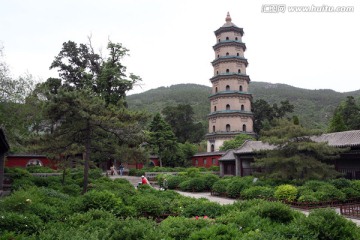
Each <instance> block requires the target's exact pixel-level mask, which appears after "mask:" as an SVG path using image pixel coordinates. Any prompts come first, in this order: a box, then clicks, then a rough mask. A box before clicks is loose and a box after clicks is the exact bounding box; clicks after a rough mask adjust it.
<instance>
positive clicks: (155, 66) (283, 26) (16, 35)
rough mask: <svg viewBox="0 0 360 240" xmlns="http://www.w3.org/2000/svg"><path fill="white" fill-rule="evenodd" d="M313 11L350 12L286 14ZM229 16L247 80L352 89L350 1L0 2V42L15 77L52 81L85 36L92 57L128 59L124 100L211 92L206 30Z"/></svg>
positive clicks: (357, 79) (210, 40)
mask: <svg viewBox="0 0 360 240" xmlns="http://www.w3.org/2000/svg"><path fill="white" fill-rule="evenodd" d="M269 3H275V4H286V9H285V12H283V13H264V12H262V9H263V10H265V11H269V7H268V6H267V5H264V4H269ZM290 3H291V4H290ZM312 5H314V6H322V5H326V6H334V7H336V6H353V7H354V12H347V13H345V12H342V13H339V12H332V13H330V12H312V13H309V12H296V13H295V12H289V11H288V9H287V8H288V7H289V6H312ZM264 6H265V7H264ZM228 11H229V12H230V15H231V17H232V22H233V23H235V24H236V25H237V26H238V27H241V28H243V29H244V32H245V35H244V37H243V42H245V43H246V46H247V50H246V52H245V57H246V58H247V59H248V61H249V66H248V68H247V73H248V74H249V76H250V79H251V80H252V81H262V82H271V83H284V84H288V85H292V86H295V87H301V88H306V89H333V90H335V91H338V92H347V91H353V90H358V89H360V60H359V57H360V32H359V28H360V26H359V24H360V1H357V0H352V1H346V0H344V1H331V0H323V1H317V0H311V1H307V0H304V1H297V0H293V1H285V0H282V1H281V0H277V1H270V0H267V1H266V0H256V1H241V0H234V1H233V0H221V1H220V0H217V1H214V0H207V1H205V0H204V1H195V0H97V1H95V0H61V1H60V0H57V1H54V0H31V1H28V0H0V42H1V43H2V45H3V47H4V53H5V60H6V62H7V63H8V64H9V65H10V67H11V72H12V74H13V75H14V76H18V75H21V74H23V73H25V72H29V73H30V74H32V75H33V76H35V77H36V78H39V79H42V80H43V81H45V80H46V79H47V78H48V77H56V76H57V72H56V71H50V70H49V66H50V64H51V62H52V61H53V59H54V57H55V56H56V55H57V54H58V53H59V51H60V50H61V47H62V43H63V42H65V41H68V40H72V41H75V42H77V43H86V42H87V37H88V36H89V35H91V36H92V41H93V45H94V46H95V48H96V49H101V48H102V49H103V50H105V48H106V45H107V41H108V39H110V40H111V41H113V42H118V43H122V44H123V45H124V46H125V47H126V48H128V49H129V50H130V56H129V57H126V59H124V64H125V65H126V66H127V67H128V72H132V73H134V74H136V75H139V76H140V77H141V78H142V79H143V81H142V86H141V88H140V87H136V89H135V91H132V93H136V92H142V91H146V90H149V89H152V88H157V87H160V86H170V85H173V84H180V83H197V84H202V85H207V86H211V84H210V81H209V79H210V78H211V77H212V74H213V70H212V66H211V63H210V62H211V61H212V60H213V58H214V52H213V49H212V46H213V45H214V44H215V43H216V38H215V35H214V31H215V30H216V29H218V28H219V27H221V26H222V25H223V24H224V23H225V17H226V13H227V12H228ZM250 87H251V85H250Z"/></svg>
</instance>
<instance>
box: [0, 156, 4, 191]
mask: <svg viewBox="0 0 360 240" xmlns="http://www.w3.org/2000/svg"><path fill="white" fill-rule="evenodd" d="M4 158H5V154H4V153H0V191H2V190H3V187H4V165H5V160H4Z"/></svg>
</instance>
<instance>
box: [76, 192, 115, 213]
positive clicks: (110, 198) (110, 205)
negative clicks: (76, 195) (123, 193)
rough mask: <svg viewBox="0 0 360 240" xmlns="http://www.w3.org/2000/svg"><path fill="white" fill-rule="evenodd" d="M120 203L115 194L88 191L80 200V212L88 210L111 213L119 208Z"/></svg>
mask: <svg viewBox="0 0 360 240" xmlns="http://www.w3.org/2000/svg"><path fill="white" fill-rule="evenodd" d="M121 205H122V201H121V199H120V198H117V197H116V196H115V194H113V193H111V192H109V191H107V190H104V191H95V190H93V191H89V192H87V193H86V194H84V196H83V198H82V210H83V211H88V210H90V209H101V210H106V211H113V210H114V209H116V208H118V207H120V206H121Z"/></svg>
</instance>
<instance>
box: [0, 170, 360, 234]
mask: <svg viewBox="0 0 360 240" xmlns="http://www.w3.org/2000/svg"><path fill="white" fill-rule="evenodd" d="M73 175H74V176H77V177H71V178H70V177H69V178H68V179H67V180H66V181H68V182H67V183H69V184H70V185H73V186H77V188H75V189H73V190H72V191H70V192H71V194H68V193H66V191H65V190H64V188H63V185H62V184H61V178H60V177H58V178H57V179H56V178H45V180H41V181H39V180H37V179H36V178H29V177H28V176H24V177H23V178H19V179H18V180H17V181H18V184H19V187H18V190H16V191H13V193H12V194H11V195H10V196H8V197H5V198H2V199H0V220H1V221H0V239H90V240H91V239H130V240H132V239H154V240H155V239H280V240H282V239H310V240H315V239H360V230H359V228H358V227H356V225H355V224H354V223H352V222H350V221H348V220H346V219H345V218H343V217H342V216H340V215H338V214H336V212H335V211H333V210H331V209H320V210H316V211H313V212H311V213H310V215H309V216H308V217H306V216H305V215H303V214H301V213H299V212H296V211H294V210H292V209H290V208H289V207H288V206H286V205H284V204H282V203H280V202H267V201H264V200H260V199H255V200H250V201H241V202H236V203H235V204H232V205H220V204H217V203H213V202H209V201H208V200H206V199H192V198H187V197H183V196H181V195H179V194H178V193H176V192H174V191H158V190H154V189H152V188H150V187H149V186H146V185H144V186H141V187H139V189H138V190H136V189H135V188H134V187H133V186H132V185H131V184H130V183H129V182H127V181H126V180H124V179H116V180H114V181H112V180H110V179H108V178H105V177H101V176H100V175H98V174H97V173H96V172H95V171H92V173H91V174H90V175H91V179H90V182H91V190H90V191H88V192H87V193H86V194H84V195H80V185H78V184H79V182H80V177H81V174H79V175H77V174H73ZM73 175H72V176H73ZM188 175H191V173H189V174H188ZM188 175H184V176H183V177H184V178H189V176H188ZM197 177H200V178H201V177H203V178H204V179H205V177H204V176H195V177H193V179H196V178H197ZM203 178H202V179H203ZM223 180H226V179H221V180H220V181H223ZM230 180H231V179H230ZM21 181H23V183H24V184H25V185H26V187H25V185H24V186H21V184H20V183H21ZM247 181H250V179H247ZM184 182H185V181H184ZM243 185H246V183H243ZM258 187H264V186H258ZM70 189H71V188H70ZM233 189H234V190H235V189H237V187H235V186H233ZM259 189H260V191H262V188H259ZM265 192H266V191H265ZM198 217H199V218H198Z"/></svg>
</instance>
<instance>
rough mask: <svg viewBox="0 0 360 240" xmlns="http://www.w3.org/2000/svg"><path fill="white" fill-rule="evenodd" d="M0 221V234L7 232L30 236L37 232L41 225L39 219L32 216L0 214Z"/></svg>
mask: <svg viewBox="0 0 360 240" xmlns="http://www.w3.org/2000/svg"><path fill="white" fill-rule="evenodd" d="M0 220H1V221H0V230H1V231H0V232H4V231H9V232H16V233H26V234H29V235H31V234H33V233H36V232H38V231H39V230H40V229H41V227H42V225H43V222H42V221H41V219H40V218H39V217H38V216H36V215H34V214H22V213H16V212H0Z"/></svg>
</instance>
